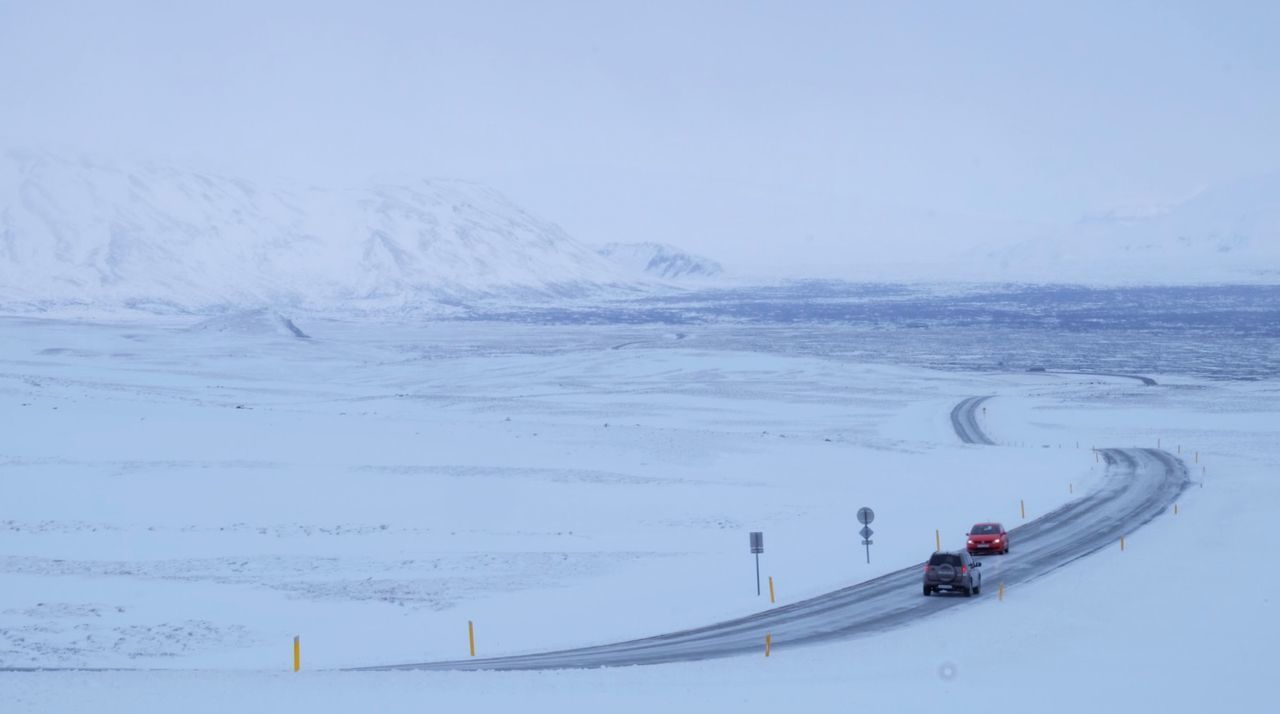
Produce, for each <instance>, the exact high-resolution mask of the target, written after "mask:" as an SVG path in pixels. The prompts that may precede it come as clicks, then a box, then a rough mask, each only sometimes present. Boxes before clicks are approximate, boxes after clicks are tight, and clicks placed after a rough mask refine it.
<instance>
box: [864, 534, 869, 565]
mask: <svg viewBox="0 0 1280 714" xmlns="http://www.w3.org/2000/svg"><path fill="white" fill-rule="evenodd" d="M862 544H863V545H865V546H867V565H870V564H871V544H870V543H868V542H867V539H866V538H863V539H862Z"/></svg>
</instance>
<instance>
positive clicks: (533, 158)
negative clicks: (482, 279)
mask: <svg viewBox="0 0 1280 714" xmlns="http://www.w3.org/2000/svg"><path fill="white" fill-rule="evenodd" d="M1277 36H1280V3H1277V2H1257V3H1230V2H1203V1H1202V2H1187V3H1181V2H1169V1H1161V2H1115V1H1113V0H1109V1H1105V2H1079V1H1072V2H1061V3H1047V2H1008V3H1006V2H945V3H941V2H939V3H902V2H875V3H871V2H834V3H820V2H785V3H784V2H767V3H766V2H761V3H752V2H730V3H719V2H702V1H696V0H694V1H690V0H685V1H683V2H671V3H663V2H648V1H646V2H634V1H633V2H615V3H609V2H476V1H474V0H468V1H465V2H463V1H459V2H451V3H430V2H373V1H368V0H366V1H363V2H316V1H314V0H308V1H306V2H296V3H294V2H288V3H286V2H267V1H265V0H261V1H254V2H225V1H224V2H199V3H196V2H189V3H183V2H122V1H114V2H80V3H65V2H51V1H48V0H40V1H39V2H36V1H34V0H32V1H21V2H19V1H13V0H0V144H2V145H5V146H17V147H50V148H53V149H55V150H56V151H59V152H79V151H87V152H91V153H95V154H99V155H103V156H106V157H116V158H126V159H127V158H155V159H170V158H171V159H177V160H179V161H182V162H184V163H188V164H195V165H197V166H205V167H210V168H212V169H214V170H217V171H221V172H226V173H238V174H244V175H247V176H249V177H251V178H259V179H269V178H272V177H285V178H292V179H300V180H303V181H309V182H315V183H321V184H326V185H344V184H351V185H358V184H362V183H364V182H366V180H367V179H368V177H369V176H370V175H372V174H382V173H389V174H399V175H405V174H412V175H421V176H429V177H458V178H468V179H473V180H479V181H483V182H486V183H489V184H492V185H494V186H495V187H497V188H499V189H500V190H502V191H503V192H505V193H507V194H508V195H509V196H510V197H512V198H513V199H515V200H516V201H517V202H519V203H521V204H523V205H525V206H526V207H528V208H530V209H531V210H533V211H534V212H535V213H538V214H540V215H542V216H544V217H546V218H549V219H551V220H554V221H556V222H558V223H560V224H561V225H563V226H564V227H565V228H566V229H568V230H569V232H570V233H571V234H573V235H574V236H575V237H577V238H579V239H581V240H584V241H588V242H606V241H611V240H621V241H633V240H645V239H653V240H660V241H667V242H673V243H677V244H681V245H684V246H686V247H689V248H691V249H695V250H699V251H703V252H706V253H709V254H712V255H714V256H716V257H720V258H722V259H725V260H726V261H727V262H730V263H735V262H736V263H738V264H745V265H750V264H752V263H753V262H754V263H756V264H787V265H800V264H801V263H803V262H804V261H803V260H801V259H799V258H796V257H795V251H794V250H793V246H794V245H796V241H797V240H800V239H806V240H808V241H810V244H812V245H818V246H823V247H824V248H825V249H831V248H832V247H837V246H842V245H844V246H847V247H848V249H849V250H860V249H864V248H865V246H858V245H852V244H850V243H849V242H848V241H846V240H845V237H847V236H848V235H850V234H851V233H853V232H856V231H857V230H858V226H857V225H856V224H857V223H858V222H859V221H860V220H864V219H865V215H866V214H865V213H859V212H858V211H850V210H849V209H848V207H849V206H864V207H866V206H871V207H876V208H874V210H875V211H887V212H888V213H889V214H893V213H894V212H896V211H906V212H910V211H920V210H929V211H934V212H937V213H939V214H942V215H944V216H945V215H948V214H965V215H969V216H981V217H994V218H1001V219H1018V220H1025V221H1037V222H1061V221H1069V220H1074V219H1076V218H1078V217H1079V216H1081V215H1082V214H1085V213H1089V212H1093V211H1098V210H1102V209H1107V208H1110V207H1117V206H1118V207H1122V208H1129V207H1135V208H1142V207H1145V206H1150V205H1161V204H1167V203H1171V202H1176V201H1178V200H1180V199H1183V198H1185V197H1187V196H1189V195H1191V194H1193V193H1194V192H1195V191H1197V190H1198V189H1201V188H1203V187H1205V186H1207V185H1210V184H1214V183H1220V182H1224V181H1229V180H1232V179H1235V178H1239V177H1245V176H1250V175H1254V174H1259V173H1266V172H1273V171H1276V170H1278V169H1280V139H1278V138H1277V137H1278V133H1280V132H1278V131H1277V127H1280V42H1277V41H1276V38H1277ZM815 240H816V242H815ZM788 261H790V262H789V263H788ZM809 262H810V263H812V262H813V261H812V259H810V261H809Z"/></svg>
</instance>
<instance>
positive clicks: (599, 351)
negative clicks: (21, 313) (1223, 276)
mask: <svg viewBox="0 0 1280 714" xmlns="http://www.w3.org/2000/svg"><path fill="white" fill-rule="evenodd" d="M295 327H296V328H297V329H298V331H300V332H304V333H305V334H306V335H307V338H305V339H304V338H301V337H299V336H298V335H296V334H295V333H293V332H292V331H290V330H286V329H284V328H283V327H281V326H279V325H272V324H270V321H269V320H265V321H264V319H263V316H262V315H260V314H249V315H245V316H242V317H241V318H240V319H239V320H222V321H221V323H220V329H217V330H213V329H210V324H209V323H208V322H203V321H191V320H186V319H161V320H148V321H146V322H135V323H118V324H108V323H97V324H89V323H83V322H72V321H65V320H46V319H40V318H20V317H12V318H6V319H5V320H4V324H3V326H2V329H3V332H4V340H3V341H2V344H3V345H4V348H3V355H2V359H3V361H4V365H5V368H4V370H3V383H2V384H0V389H2V393H3V395H4V399H3V402H2V404H3V407H2V408H3V411H4V423H5V424H7V425H8V427H7V428H6V432H5V439H4V453H3V462H2V464H3V465H2V466H0V468H2V469H3V473H4V478H5V483H6V493H7V498H6V499H5V509H4V513H3V514H0V527H2V528H3V533H4V537H5V541H6V543H7V544H8V545H7V553H6V554H5V556H4V558H3V560H2V561H0V562H3V565H4V579H5V583H6V587H5V588H4V591H3V594H2V595H0V653H2V655H3V658H4V667H6V668H9V669H43V670H49V671H44V672H39V673H32V672H9V673H6V674H2V675H0V677H2V678H3V679H2V680H0V681H3V683H4V684H3V688H2V689H0V691H3V692H4V695H3V696H4V697H5V698H6V701H7V702H8V705H7V706H6V710H7V711H9V710H29V711H47V710H51V709H53V708H57V707H59V706H73V705H74V702H77V701H86V700H85V699H84V698H87V697H89V696H95V697H100V696H107V697H110V698H113V699H114V700H116V701H118V702H120V704H121V706H125V707H129V708H144V709H145V708H153V707H161V706H168V705H170V704H176V702H177V701H178V700H179V699H180V700H181V701H183V702H185V703H184V706H189V707H191V708H194V709H196V710H203V709H202V708H205V709H207V710H209V711H214V710H226V708H228V707H232V706H239V707H242V708H246V709H260V708H267V707H268V706H273V705H285V704H286V703H299V704H301V703H304V702H305V706H306V707H307V708H312V709H316V710H320V711H341V710H343V708H344V707H345V706H347V704H349V703H350V702H352V701H357V700H358V701H362V702H366V703H368V704H369V705H371V706H374V707H375V708H397V707H400V706H404V705H406V704H407V702H413V701H417V697H418V696H420V695H419V694H414V693H415V692H418V693H428V692H429V693H430V696H431V697H434V698H437V700H438V701H443V702H452V703H455V704H457V705H459V706H462V705H464V704H466V703H471V704H472V705H477V706H482V707H484V708H487V709H498V708H505V707H511V706H516V705H517V703H525V704H529V703H536V704H539V705H542V706H547V707H551V706H571V707H575V708H576V707H585V706H592V705H601V706H603V705H606V704H607V705H608V706H609V707H610V708H614V709H618V710H636V711H639V710H641V709H646V708H651V707H653V706H656V705H658V704H659V703H661V702H666V701H671V700H673V699H679V698H684V697H689V698H690V701H702V702H707V703H714V702H719V703H720V704H721V705H726V706H727V705H728V704H729V703H730V702H738V703H739V704H740V705H742V706H745V707H746V708H748V709H750V710H766V709H771V708H773V707H776V706H780V705H781V704H782V703H784V701H794V700H797V699H798V700H799V701H801V702H805V703H808V704H812V705H814V706H825V705H829V704H830V703H831V702H834V701H840V700H841V699H842V698H843V697H846V696H856V697H857V698H858V700H859V701H865V702H868V703H879V704H882V705H884V706H893V704H894V702H895V701H897V699H898V697H900V696H901V695H900V693H901V692H902V691H904V690H909V691H912V692H915V693H916V694H917V695H919V696H921V697H926V698H927V697H933V696H936V697H947V696H959V695H964V694H966V693H971V694H974V695H981V694H982V693H983V692H985V691H988V690H995V689H997V688H998V690H999V691H1000V692H1001V693H1002V694H1004V695H1006V696H1027V697H1030V696H1037V695H1036V694H1035V693H1036V692H1039V691H1041V690H1042V689H1044V688H1046V687H1051V686H1054V683H1055V682H1057V681H1059V680H1060V679H1062V678H1064V677H1067V678H1072V679H1076V678H1083V677H1087V678H1088V680H1089V681H1090V686H1088V687H1085V688H1081V689H1077V690H1073V691H1071V692H1061V693H1060V694H1059V695H1058V696H1057V697H1055V702H1054V703H1052V704H1051V703H1048V702H1042V703H1041V704H1040V705H1039V708H1041V709H1042V710H1046V711H1067V710H1072V709H1078V708H1079V707H1080V706H1085V705H1089V704H1091V703H1092V704H1097V703H1100V702H1114V701H1116V700H1115V698H1114V697H1116V696H1127V697H1133V698H1134V701H1138V697H1139V696H1140V701H1141V702H1142V703H1143V704H1145V705H1161V704H1167V705H1175V704H1176V705H1179V706H1181V705H1187V704H1190V703H1197V702H1198V703H1206V704H1207V703H1210V702H1214V703H1218V704H1221V703H1223V702H1234V703H1239V704H1243V703H1245V702H1247V701H1249V700H1250V698H1251V697H1253V696H1256V695H1257V690H1256V689H1255V688H1253V687H1254V685H1253V684H1251V682H1253V683H1260V682H1263V681H1265V680H1264V679H1263V669H1264V667H1265V663H1266V662H1267V661H1269V654H1268V653H1269V652H1270V649H1271V646H1272V645H1271V642H1272V639H1273V635H1274V634H1275V632H1274V621H1273V619H1272V618H1270V617H1269V614H1268V612H1269V609H1270V607H1271V602H1270V600H1271V597H1272V595H1271V593H1270V589H1271V587H1270V585H1272V584H1271V583H1268V582H1267V578H1268V577H1270V576H1268V575H1266V574H1265V573H1263V574H1262V575H1261V576H1260V577H1261V578H1262V579H1263V581H1262V582H1261V583H1254V584H1253V586H1251V587H1247V588H1230V587H1224V586H1223V584H1222V583H1221V582H1220V581H1219V580H1218V579H1217V578H1214V577H1212V576H1213V571H1214V570H1216V568H1217V567H1218V566H1217V565H1211V564H1215V563H1217V562H1218V561H1220V560H1221V558H1222V556H1221V548H1222V544H1223V543H1229V544H1231V545H1230V549H1229V552H1230V560H1231V562H1239V563H1251V562H1260V561H1262V560H1264V559H1265V557H1266V552H1267V545H1266V541H1265V537H1261V538H1260V537H1259V536H1260V535H1262V534H1265V532H1266V529H1267V527H1268V524H1269V520H1270V518H1271V515H1272V513H1273V504H1274V503H1275V502H1276V498H1277V497H1280V493H1277V492H1276V489H1277V485H1276V482H1275V480H1274V478H1272V477H1271V474H1270V472H1271V471H1272V470H1273V467H1274V464H1275V463H1276V460H1277V458H1280V454H1277V453H1276V448H1277V444H1280V433H1277V432H1278V431H1280V421H1278V420H1277V403H1278V402H1277V400H1276V396H1277V392H1278V391H1280V385H1277V384H1276V382H1275V381H1274V380H1263V381H1253V382H1231V381H1221V380H1206V379H1197V378H1192V377H1184V376H1178V375H1166V374H1156V375H1151V376H1152V377H1154V378H1155V379H1156V380H1157V381H1158V385H1157V386H1147V385H1144V384H1143V383H1141V382H1140V381H1138V380H1135V379H1131V378H1125V377H1098V376H1089V375H1074V374H1036V373H1025V372H1024V373H1021V374H1018V373H1011V372H1003V373H1002V372H988V373H972V372H941V371H937V370H931V369H926V368H918V367H910V366H885V365H875V364H866V363H861V362H856V361H847V360H841V359H817V358H812V357H804V356H797V355H794V354H787V353H786V350H779V349H778V348H777V347H775V346H773V345H771V344H770V343H761V344H759V345H757V347H756V349H753V350H744V349H727V348H726V345H725V344H723V343H722V342H721V339H720V337H719V335H718V334H717V330H715V329H714V328H710V329H706V330H695V331H693V332H689V333H685V334H683V335H682V336H680V337H679V339H676V338H677V335H675V334H673V333H672V332H670V331H669V330H667V329H665V328H662V327H660V326H654V327H643V326H642V327H608V326H605V327H592V326H560V327H552V326H545V325H544V326H523V327H522V326H519V325H513V324H492V323H441V324H434V325H421V326H418V325H398V326H397V325H379V326H368V325H363V324H359V323H351V322H346V321H337V320H326V321H317V322H315V323H313V324H309V323H302V324H298V325H296V326H295ZM818 329H830V328H818ZM637 338H640V339H637ZM627 343H632V345H631V346H627ZM635 343H639V344H635ZM975 394H983V395H994V396H993V398H992V399H990V400H989V401H988V402H987V405H988V406H987V408H986V409H985V410H984V414H983V416H982V417H981V419H980V423H981V427H982V429H983V430H984V431H985V432H986V433H987V434H989V435H990V437H991V438H992V440H993V441H995V442H996V445H995V446H974V445H967V444H964V443H962V442H961V441H960V439H959V438H958V437H957V435H956V433H955V432H954V430H953V428H952V424H951V422H950V421H949V418H948V415H949V413H950V411H951V408H952V407H953V406H954V405H955V404H956V403H957V402H959V401H960V400H961V399H963V398H964V397H966V396H970V395H975ZM1095 446H1096V447H1098V448H1103V447H1114V446H1123V447H1130V446H1143V447H1153V448H1154V447H1157V446H1159V447H1160V448H1163V449H1164V450H1166V451H1169V452H1170V453H1173V454H1175V455H1178V458H1180V459H1181V460H1182V461H1183V462H1184V463H1186V464H1187V468H1188V469H1189V470H1190V476H1191V478H1192V482H1193V483H1192V487H1191V489H1190V490H1189V491H1187V492H1186V493H1185V495H1184V496H1183V497H1181V498H1179V499H1178V506H1179V508H1180V512H1179V514H1178V515H1177V516H1174V515H1173V514H1172V512H1168V513H1165V514H1162V515H1160V516H1159V517H1158V518H1156V520H1155V521H1153V522H1152V523H1150V524H1149V525H1147V526H1145V527H1142V528H1140V529H1135V531H1134V532H1132V533H1131V534H1129V535H1127V543H1126V548H1125V550H1124V551H1123V552H1121V551H1120V549H1119V544H1118V542H1117V543H1116V545H1115V547H1114V548H1108V549H1105V550H1104V551H1102V552H1099V553H1097V554H1094V555H1092V556H1090V557H1088V558H1085V559H1083V560H1080V561H1077V562H1072V563H1070V564H1069V565H1066V567H1063V568H1062V569H1061V570H1057V571H1055V572H1052V573H1050V574H1048V575H1045V576H1043V577H1040V578H1036V579H1035V580H1033V581H1032V582H1029V583H1026V584H1023V585H1020V586H1018V587H1011V588H1010V589H1009V590H1008V592H1006V593H1005V595H1004V598H1003V600H999V599H997V596H996V594H995V588H994V587H992V586H991V583H994V582H997V581H998V579H999V578H1000V577H1001V576H1000V572H1001V568H1002V566H1003V563H1001V562H1000V560H999V559H988V561H989V563H988V567H989V568H990V570H988V571H987V572H986V573H985V574H984V575H985V577H986V578H988V580H987V583H988V587H987V588H986V589H985V590H984V593H983V595H982V596H981V597H980V598H978V599H977V601H975V602H974V603H972V604H970V603H965V607H958V608H951V609H948V610H946V612H944V613H939V614H937V615H934V616H932V617H929V618H926V619H924V620H921V621H920V622H916V623H912V624H910V625H908V626H905V627H901V628H894V629H890V630H888V631H884V632H875V631H869V632H866V633H863V634H860V635H855V636H853V637H851V638H850V639H842V640H839V641H836V642H833V643H829V644H825V645H818V646H806V647H789V646H788V643H787V642H786V641H785V640H783V639H778V640H776V641H775V642H774V643H773V652H772V653H771V656H770V657H769V658H768V659H767V660H766V659H765V658H764V656H763V638H764V636H765V634H767V633H764V632H761V633H759V640H760V653H759V656H758V657H754V656H740V657H735V658H730V659H727V660H723V661H706V662H700V663H692V664H690V663H676V664H666V665H655V666H647V667H641V668H639V669H633V668H623V669H609V670H582V671H572V670H570V671H557V672H552V673H545V674H538V673H527V674H520V673H496V672H495V673H466V672H458V673H440V672H400V673H374V672H360V673H357V672H347V673H342V672H339V671H336V670H341V669H344V668H351V667H361V666H370V665H379V664H395V663H400V662H422V661H431V660H446V659H464V658H465V657H466V655H467V654H468V649H467V648H468V641H467V622H468V621H472V622H474V623H475V626H476V639H477V650H478V654H480V655H482V656H498V655H511V654H518V653H528V652H538V651H546V650H551V649H559V648H564V647H572V646H581V645H590V644H598V643H605V642H610V641H617V640H622V639H630V638H635V637H641V636H647V635H654V634H659V633H661V632H667V631H674V630H679V629H684V628H688V627H696V626H699V625H705V624H709V623H712V622H716V621H720V620H724V619H727V618H732V617H735V616H741V615H746V614H749V613H752V612H756V611H760V610H762V609H768V608H770V607H782V606H786V605H788V604H792V603H796V602H799V601H801V600H804V599H806V598H808V597H812V596H816V595H820V594H822V593H824V592H827V591H830V590H833V589H836V588H840V587H844V586H847V585H850V584H854V583H857V582H861V581H865V580H868V579H871V578H874V577H876V576H879V575H882V574H885V573H888V572H890V571H893V570H896V569H898V568H902V567H906V566H910V565H912V564H913V563H919V562H920V561H921V559H922V558H923V557H924V556H926V555H927V554H928V553H929V552H931V551H932V550H933V547H934V543H933V540H934V531H935V530H937V531H939V532H940V534H941V535H942V537H943V538H944V539H945V542H944V547H961V546H962V545H963V535H964V533H965V529H966V528H967V527H968V525H969V524H970V522H971V521H974V520H983V519H991V520H1001V521H1004V522H1005V523H1007V524H1009V525H1011V526H1012V525H1016V524H1020V523H1022V522H1024V521H1023V519H1022V517H1021V515H1020V503H1025V504H1026V508H1027V518H1028V519H1035V518H1036V517H1038V516H1039V515H1042V514H1044V513H1047V512H1049V511H1051V510H1053V509H1055V508H1057V507H1059V506H1061V505H1063V504H1065V503H1068V502H1070V501H1072V500H1073V499H1077V498H1080V497H1082V496H1083V495H1085V494H1088V493H1089V492H1090V491H1091V490H1094V489H1096V488H1098V487H1099V485H1100V483H1101V481H1102V480H1103V479H1104V478H1106V466H1105V464H1103V463H1100V461H1099V460H1098V459H1097V458H1096V457H1095V456H1094V454H1093V451H1092V449H1093V447H1095ZM863 505H867V506H871V507H873V508H874V509H875V510H876V512H877V514H878V515H877V520H876V521H875V523H874V527H875V529H876V534H875V537H874V541H875V543H874V545H873V546H872V548H871V551H872V553H871V554H872V562H871V563H870V564H867V563H865V562H864V559H863V553H862V550H863V549H862V547H861V546H859V545H858V540H857V534H856V528H857V524H856V521H854V520H853V511H855V510H856V509H857V508H858V507H860V506H863ZM749 530H761V531H763V532H764V533H765V535H766V546H767V548H766V552H765V555H764V557H763V566H762V567H763V573H764V574H765V575H766V576H772V577H773V579H774V582H775V584H776V587H777V595H778V598H777V603H776V604H771V603H769V602H768V593H767V591H766V592H765V594H764V595H762V596H757V595H756V591H755V582H754V575H753V570H752V568H753V565H752V561H751V560H750V555H749V554H748V553H747V547H746V546H747V543H746V540H747V538H746V535H747V531H749ZM1206 533H1211V534H1212V537H1211V538H1206V537H1205V536H1206ZM1007 558H1008V562H1009V563H1011V564H1012V563H1016V562H1017V558H1018V553H1017V552H1016V549H1015V552H1014V553H1012V554H1011V555H1009V556H1007ZM901 598H902V599H903V604H904V605H905V604H910V603H912V602H914V601H917V600H918V599H919V592H918V589H917V587H916V586H915V585H912V586H911V587H909V588H906V589H904V590H903V591H902V592H901ZM1268 623H1271V624H1268ZM835 625H838V623H833V626H835ZM294 635H300V636H301V642H302V654H303V661H304V667H303V671H302V672H301V673H299V674H297V675H294V674H293V673H292V672H290V671H289V669H290V666H291V650H290V648H291V642H292V637H293V636H294ZM1104 641H1105V642H1106V643H1107V644H1106V646H1100V643H1101V642H1104ZM1043 643H1052V646H1049V647H1044V646H1041V645H1042V644H1043ZM991 651H999V652H1004V653H1006V655H1007V656H1006V657H1005V658H1004V661H1003V662H1002V664H1001V666H1000V667H999V668H996V669H993V668H991V667H989V666H988V664H987V663H988V659H989V658H988V656H987V653H989V652H991ZM1206 653H1212V654H1213V656H1212V657H1207V658H1206V657H1204V656H1203V655H1205V654H1206ZM762 667H763V668H764V669H761V668H762ZM103 668H105V669H107V670H111V671H103V672H94V671H85V670H97V669H103ZM115 670H119V671H115ZM290 677H294V679H290ZM1188 678H1195V679H1196V680H1206V681H1215V680H1217V681H1228V680H1229V681H1233V682H1236V684H1235V685H1234V686H1232V687H1231V689H1230V691H1229V692H1228V691H1224V690H1222V689H1219V688H1217V687H1216V686H1208V685H1207V684H1206V685H1203V686H1202V685H1200V684H1196V685H1194V686H1188V684H1187V680H1188ZM91 692H94V693H95V694H92V695H91V694H90V693H91ZM1138 692H1140V695H1139V693H1138ZM193 693H195V694H196V696H195V697H194V700H195V701H192V699H193V697H192V696H191V695H192V694H193ZM1019 693H1021V694H1019ZM1126 693H1127V694H1126ZM421 696H426V695H425V694H421Z"/></svg>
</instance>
